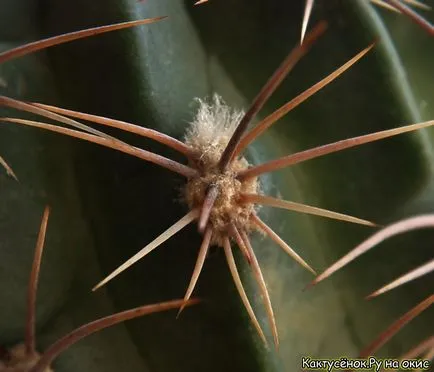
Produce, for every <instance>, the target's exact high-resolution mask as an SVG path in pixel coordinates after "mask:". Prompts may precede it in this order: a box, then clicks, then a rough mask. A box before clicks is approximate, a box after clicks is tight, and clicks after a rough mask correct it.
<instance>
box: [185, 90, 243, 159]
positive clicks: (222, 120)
mask: <svg viewBox="0 0 434 372" xmlns="http://www.w3.org/2000/svg"><path fill="white" fill-rule="evenodd" d="M196 101H198V102H199V109H198V112H197V114H196V116H195V118H194V120H193V122H192V123H191V127H190V128H189V129H188V131H187V133H186V136H185V143H186V144H188V145H190V146H191V147H193V148H194V149H197V150H199V151H200V152H201V153H202V154H203V153H205V152H208V151H210V150H211V149H213V150H214V151H217V152H220V151H223V149H224V148H225V147H226V145H227V144H228V142H229V139H230V137H231V136H232V134H233V133H234V131H235V128H236V127H237V125H238V123H239V122H240V120H241V118H242V117H243V116H244V111H243V110H234V109H231V108H230V107H229V106H227V105H226V103H225V102H224V101H223V99H222V98H221V97H220V96H219V95H218V94H214V96H213V99H212V102H211V103H207V102H206V101H203V100H201V99H199V98H196Z"/></svg>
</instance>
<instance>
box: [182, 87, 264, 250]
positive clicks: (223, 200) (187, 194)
mask: <svg viewBox="0 0 434 372" xmlns="http://www.w3.org/2000/svg"><path fill="white" fill-rule="evenodd" d="M196 101H197V102H198V103H199V108H198V111H197V113H196V116H195V117H194V120H193V122H192V123H191V126H190V128H189V129H188V130H187V133H186V136H185V138H184V142H185V144H186V145H188V146H190V147H191V148H192V149H193V151H194V153H195V154H198V157H197V158H196V159H192V160H191V162H193V163H194V164H192V165H193V166H194V168H196V169H198V170H199V176H197V177H194V178H192V179H190V180H189V181H188V182H187V184H186V185H185V188H184V198H183V199H184V200H185V202H186V203H187V205H188V206H189V208H190V209H194V208H197V207H200V206H201V205H203V202H204V200H205V198H206V195H207V192H208V190H209V189H210V187H211V186H214V187H217V189H218V190H219V196H218V197H217V199H216V201H215V203H214V206H213V208H212V211H211V214H210V220H209V222H210V223H211V225H212V227H213V238H212V242H213V244H216V245H218V246H221V247H222V246H223V236H227V235H228V226H229V224H231V223H233V224H235V226H236V227H242V228H243V229H245V230H247V231H249V232H250V231H252V230H253V229H256V228H255V225H254V224H252V222H251V216H252V215H253V214H254V213H255V212H256V211H257V209H258V207H257V206H255V205H254V204H253V203H246V202H242V200H241V195H242V194H247V193H255V194H256V193H259V192H260V187H259V182H258V178H257V177H253V178H251V179H248V180H246V181H240V180H238V179H237V177H236V175H237V174H238V173H239V172H240V171H242V170H245V169H247V168H248V167H249V165H250V164H249V163H248V161H247V160H246V159H245V158H244V157H240V158H237V159H235V160H234V161H233V162H231V163H230V165H229V167H228V169H227V170H226V171H225V172H223V173H222V172H221V171H220V170H219V168H218V163H219V161H220V159H221V156H222V153H223V151H224V150H225V148H226V146H227V144H228V142H229V140H230V138H231V137H232V135H233V133H234V131H235V129H236V128H237V126H238V124H239V122H240V120H241V119H242V117H243V116H244V114H245V113H244V111H242V110H236V109H232V108H231V107H229V106H227V105H226V103H225V102H224V101H223V99H222V98H221V97H220V96H219V95H218V94H214V96H213V98H212V102H211V103H207V102H206V101H204V100H201V99H199V98H197V99H196Z"/></svg>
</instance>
